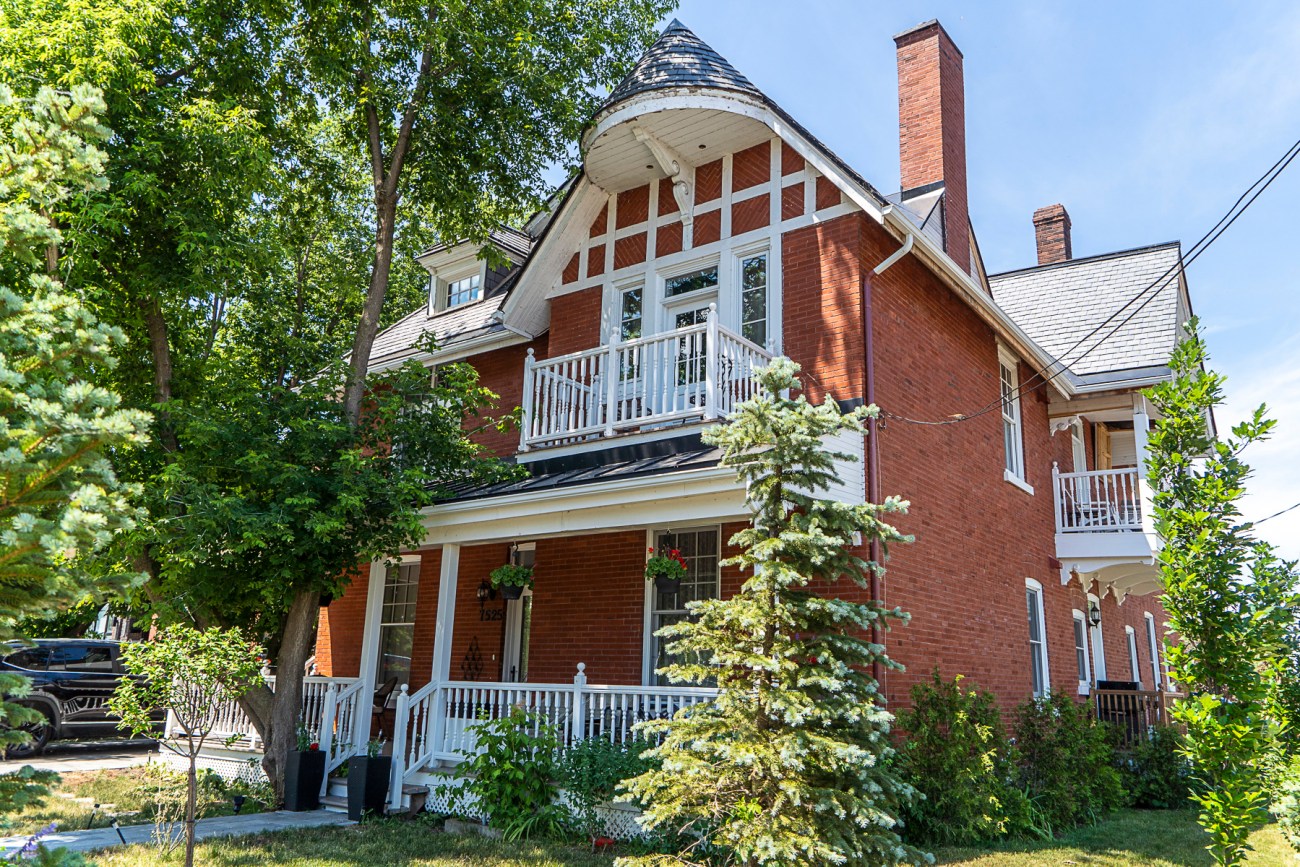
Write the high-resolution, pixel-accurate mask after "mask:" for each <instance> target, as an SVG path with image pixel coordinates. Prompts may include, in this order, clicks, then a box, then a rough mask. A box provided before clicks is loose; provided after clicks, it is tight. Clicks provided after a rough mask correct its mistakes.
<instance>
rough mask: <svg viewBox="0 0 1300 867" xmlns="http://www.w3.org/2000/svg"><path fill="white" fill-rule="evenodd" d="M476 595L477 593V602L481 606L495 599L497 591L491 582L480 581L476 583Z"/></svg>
mask: <svg viewBox="0 0 1300 867" xmlns="http://www.w3.org/2000/svg"><path fill="white" fill-rule="evenodd" d="M477 595H478V604H479V606H480V607H481V606H483V605H486V604H487V603H488V602H490V601H492V600H493V599H496V598H497V591H496V588H495V587H493V586H492V585H491V584H489V583H487V581H480V582H479V585H478V594H477Z"/></svg>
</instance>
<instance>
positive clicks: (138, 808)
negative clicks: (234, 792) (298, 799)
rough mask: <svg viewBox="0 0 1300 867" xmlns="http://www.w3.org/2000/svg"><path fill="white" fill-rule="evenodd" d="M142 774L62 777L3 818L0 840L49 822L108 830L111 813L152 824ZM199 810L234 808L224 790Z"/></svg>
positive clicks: (254, 807)
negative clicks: (36, 800)
mask: <svg viewBox="0 0 1300 867" xmlns="http://www.w3.org/2000/svg"><path fill="white" fill-rule="evenodd" d="M145 773H146V771H145V769H144V767H143V766H139V767H134V768H125V769H123V770H113V771H87V772H83V773H69V774H62V775H60V779H59V782H58V783H57V784H56V785H55V786H54V788H53V790H52V791H51V792H50V794H49V795H47V796H46V797H45V799H44V803H42V804H39V805H36V806H29V807H27V808H26V809H24V810H23V811H22V812H20V813H17V814H14V815H6V816H3V817H2V818H3V819H4V822H5V826H4V828H3V831H2V832H0V836H9V835H14V836H16V835H18V834H34V833H36V832H37V831H38V830H40V829H42V828H44V827H46V826H48V825H49V824H50V823H51V822H54V823H56V824H57V825H58V827H59V830H60V831H80V830H82V829H85V828H107V827H108V826H109V825H111V824H112V814H117V815H118V817H119V822H120V823H121V824H123V825H135V824H141V823H147V822H152V821H153V817H154V813H155V810H156V805H155V803H154V802H153V799H152V798H150V797H148V794H147V792H146V791H145V790H144V789H143V787H142V785H141V783H142V780H143V779H144V776H145ZM181 785H182V783H181V781H180V780H179V778H178V779H177V780H176V788H175V789H174V794H173V796H174V797H175V798H176V799H177V800H176V804H177V809H179V805H180V803H181V800H180V798H181V797H182V796H183V795H182V793H183V789H182V788H181V787H180V786H181ZM95 804H99V805H101V806H100V808H99V809H95ZM201 810H202V812H201V815H203V816H226V815H230V813H232V812H233V810H234V807H233V805H232V804H231V802H230V800H229V799H228V798H227V797H226V794H225V793H224V792H223V793H213V795H212V796H211V797H210V799H209V800H208V802H207V803H206V804H203V805H202V806H201ZM110 811H111V812H110ZM243 812H245V813H249V812H259V804H258V803H257V802H256V801H253V800H251V799H250V800H249V801H247V802H246V803H245V806H244V808H243Z"/></svg>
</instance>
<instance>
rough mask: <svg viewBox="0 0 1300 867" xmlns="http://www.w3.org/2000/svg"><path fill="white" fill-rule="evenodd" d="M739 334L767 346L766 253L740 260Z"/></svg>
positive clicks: (752, 341)
mask: <svg viewBox="0 0 1300 867" xmlns="http://www.w3.org/2000/svg"><path fill="white" fill-rule="evenodd" d="M740 335H741V336H742V337H744V338H745V339H746V340H748V341H749V342H750V343H755V344H758V345H759V346H767V253H759V254H758V255H756V256H746V257H744V258H742V259H741V260H740Z"/></svg>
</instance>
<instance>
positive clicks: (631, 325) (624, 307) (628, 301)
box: [618, 283, 644, 340]
mask: <svg viewBox="0 0 1300 867" xmlns="http://www.w3.org/2000/svg"><path fill="white" fill-rule="evenodd" d="M643 297H644V287H643V286H642V285H641V284H640V283H638V284H637V285H635V286H628V287H627V288H625V289H623V290H622V291H621V292H619V296H618V339H619V340H636V339H637V338H638V337H640V336H641V323H642V319H643V315H644V309H643V306H642V298H643Z"/></svg>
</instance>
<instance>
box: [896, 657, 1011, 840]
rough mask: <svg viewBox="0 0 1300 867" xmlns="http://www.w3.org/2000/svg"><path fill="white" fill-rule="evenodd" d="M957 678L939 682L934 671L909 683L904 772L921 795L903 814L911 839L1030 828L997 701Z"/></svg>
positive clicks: (983, 836) (978, 836) (974, 836)
mask: <svg viewBox="0 0 1300 867" xmlns="http://www.w3.org/2000/svg"><path fill="white" fill-rule="evenodd" d="M961 680H962V678H961V676H960V675H959V676H957V677H956V678H955V679H953V680H950V681H945V680H942V679H941V678H940V676H939V672H938V670H937V669H936V670H935V672H934V679H933V680H932V681H930V682H927V683H918V684H917V685H916V686H914V687H912V707H911V709H910V710H905V711H903V712H902V713H900V714H899V717H898V719H899V723H900V725H901V726H902V727H903V729H905V730H906V732H907V739H906V741H904V743H903V745H902V747H901V749H900V751H899V762H900V766H901V770H902V772H903V774H904V775H905V777H906V779H907V781H908V782H909V783H911V784H912V786H914V787H915V788H916V790H917V791H919V792H920V793H921V794H923V795H924V796H925V799H924V800H923V801H917V802H915V803H913V804H912V806H911V808H910V809H909V810H908V811H907V812H906V813H904V826H903V827H904V829H905V832H906V836H907V838H908V840H909V841H911V842H913V843H917V844H937V845H944V846H960V845H969V844H972V843H979V842H982V841H985V840H991V839H994V838H997V837H1002V836H1004V835H1006V834H1008V833H1011V832H1012V831H1016V830H1020V829H1021V828H1023V827H1024V826H1026V825H1027V821H1026V818H1027V817H1026V809H1027V804H1026V801H1025V795H1024V793H1023V792H1021V791H1020V790H1018V789H1016V788H1015V786H1014V785H1013V784H1012V780H1013V777H1014V775H1015V768H1014V766H1013V765H1012V763H1011V760H1010V753H1011V744H1010V742H1009V741H1008V740H1007V737H1006V733H1005V732H1004V730H1003V728H1002V713H1001V711H1000V710H999V709H998V705H997V701H996V699H995V698H994V697H993V695H992V694H990V693H987V692H983V691H981V690H979V689H978V688H971V689H967V688H964V687H963V686H962V684H961Z"/></svg>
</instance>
